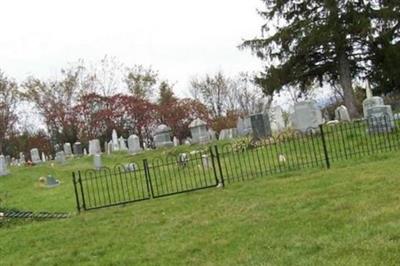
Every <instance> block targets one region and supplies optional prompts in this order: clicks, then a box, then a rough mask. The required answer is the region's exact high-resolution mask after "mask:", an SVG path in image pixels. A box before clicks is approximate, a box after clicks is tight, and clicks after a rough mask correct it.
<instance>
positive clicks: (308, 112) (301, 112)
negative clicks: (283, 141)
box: [291, 101, 323, 132]
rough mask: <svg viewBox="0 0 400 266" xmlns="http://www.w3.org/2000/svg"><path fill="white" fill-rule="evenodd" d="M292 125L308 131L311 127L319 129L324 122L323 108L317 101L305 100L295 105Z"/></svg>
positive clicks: (302, 130)
mask: <svg viewBox="0 0 400 266" xmlns="http://www.w3.org/2000/svg"><path fill="white" fill-rule="evenodd" d="M291 119H292V125H293V128H294V129H296V130H300V131H301V132H307V130H309V129H313V130H316V131H318V130H319V125H321V124H322V123H323V120H322V113H321V110H320V109H319V108H318V106H317V103H316V102H315V101H304V102H301V103H296V104H295V105H294V113H293V114H292V117H291Z"/></svg>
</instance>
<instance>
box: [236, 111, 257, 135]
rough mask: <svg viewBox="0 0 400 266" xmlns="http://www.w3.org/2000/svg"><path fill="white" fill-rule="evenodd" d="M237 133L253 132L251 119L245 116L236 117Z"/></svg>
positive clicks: (247, 133)
mask: <svg viewBox="0 0 400 266" xmlns="http://www.w3.org/2000/svg"><path fill="white" fill-rule="evenodd" d="M236 128H237V133H238V135H239V136H247V135H250V134H252V133H253V128H252V127H251V119H250V117H248V116H246V117H244V118H242V117H240V116H239V117H238V120H237V122H236Z"/></svg>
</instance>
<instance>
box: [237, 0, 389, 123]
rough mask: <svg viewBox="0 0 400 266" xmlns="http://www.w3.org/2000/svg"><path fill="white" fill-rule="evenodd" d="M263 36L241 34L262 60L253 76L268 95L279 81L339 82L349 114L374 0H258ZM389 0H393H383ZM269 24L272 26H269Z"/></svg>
mask: <svg viewBox="0 0 400 266" xmlns="http://www.w3.org/2000/svg"><path fill="white" fill-rule="evenodd" d="M263 2H264V3H265V5H266V9H265V10H264V11H262V12H260V15H261V16H262V17H263V18H264V19H266V24H265V25H264V26H263V30H265V31H267V33H268V36H266V37H261V38H255V39H252V40H247V41H245V42H244V43H243V45H242V48H250V49H251V50H252V51H253V52H255V53H256V55H257V56H258V57H259V58H260V59H262V60H265V61H266V62H267V67H266V70H265V72H264V73H261V75H260V76H259V77H258V78H257V81H258V83H259V84H261V85H262V87H263V88H264V92H265V93H266V94H268V95H271V94H272V93H273V92H275V91H279V90H280V89H281V88H283V87H284V86H298V87H299V88H300V89H301V90H307V87H308V86H310V85H311V84H315V83H318V82H320V83H322V82H323V81H328V82H330V83H331V84H339V85H340V86H341V88H342V90H343V95H344V103H345V105H346V106H347V108H348V110H349V113H350V115H351V116H352V117H356V116H358V115H359V113H358V111H357V109H356V107H355V97H354V91H353V83H352V82H353V80H354V79H355V78H365V76H366V74H367V72H368V69H369V59H370V57H371V49H370V46H369V44H370V42H371V41H372V35H371V32H372V30H373V26H374V25H373V23H372V20H371V19H370V18H371V14H372V13H376V11H375V10H377V9H379V8H380V6H379V4H378V2H386V1H353V0H327V1H317V0H300V1H291V0H283V1H278V0H263ZM387 2H393V1H387ZM271 26H272V27H271Z"/></svg>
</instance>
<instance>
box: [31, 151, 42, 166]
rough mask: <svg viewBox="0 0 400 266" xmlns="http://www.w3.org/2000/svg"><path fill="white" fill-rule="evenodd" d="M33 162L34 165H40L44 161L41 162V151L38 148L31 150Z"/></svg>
mask: <svg viewBox="0 0 400 266" xmlns="http://www.w3.org/2000/svg"><path fill="white" fill-rule="evenodd" d="M31 160H32V163H34V164H38V163H41V162H42V160H40V156H39V150H38V149H37V148H33V149H32V150H31Z"/></svg>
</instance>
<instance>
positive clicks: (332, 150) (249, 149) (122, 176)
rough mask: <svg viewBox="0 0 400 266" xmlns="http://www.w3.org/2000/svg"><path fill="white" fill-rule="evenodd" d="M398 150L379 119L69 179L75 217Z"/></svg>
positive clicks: (389, 123)
mask: <svg viewBox="0 0 400 266" xmlns="http://www.w3.org/2000/svg"><path fill="white" fill-rule="evenodd" d="M399 148H400V130H399V121H393V120H388V119H385V118H377V119H369V120H362V121H355V122H352V123H334V124H325V125H320V126H319V127H318V128H310V129H309V130H307V131H306V132H303V133H302V132H299V131H288V132H285V133H282V134H280V135H277V136H275V137H270V138H266V139H263V140H259V141H254V140H252V141H248V140H247V141H246V140H245V139H242V140H236V141H234V142H232V143H228V144H224V145H220V146H218V145H214V146H211V147H209V149H208V150H205V151H193V152H191V153H182V154H179V155H176V156H175V155H174V156H167V157H166V158H155V159H152V160H146V159H145V160H143V161H142V163H141V164H140V165H138V164H136V163H130V164H127V165H117V166H115V167H114V168H113V169H110V168H102V169H100V170H98V171H97V170H86V171H83V172H81V171H78V172H76V173H73V183H74V188H75V195H76V202H77V208H78V211H80V210H91V209H97V208H103V207H108V206H114V205H120V204H125V203H129V202H135V201H143V200H148V199H151V198H159V197H164V196H169V195H174V194H178V193H184V192H190V191H195V190H200V189H206V188H211V187H216V186H224V185H225V184H226V183H227V184H230V183H233V182H237V181H244V180H248V179H253V178H256V177H265V176H268V175H273V174H277V173H284V172H288V171H292V170H299V169H305V168H316V167H319V168H329V167H330V165H331V163H332V162H333V163H334V162H337V161H340V160H347V159H350V158H354V157H362V156H366V155H370V154H375V153H377V152H386V151H393V150H397V149H399Z"/></svg>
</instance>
